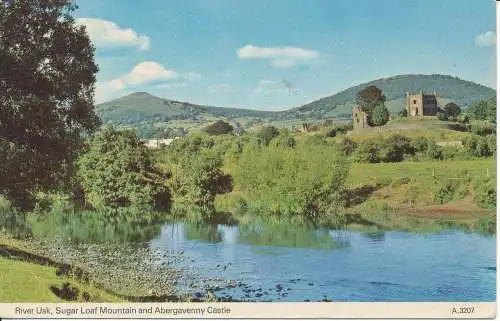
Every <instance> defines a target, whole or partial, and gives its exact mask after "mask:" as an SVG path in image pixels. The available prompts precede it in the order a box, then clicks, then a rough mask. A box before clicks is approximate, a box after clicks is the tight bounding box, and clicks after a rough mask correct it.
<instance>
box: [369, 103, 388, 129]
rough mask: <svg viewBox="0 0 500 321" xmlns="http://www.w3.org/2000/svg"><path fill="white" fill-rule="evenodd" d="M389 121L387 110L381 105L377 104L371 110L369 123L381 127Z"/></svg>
mask: <svg viewBox="0 0 500 321" xmlns="http://www.w3.org/2000/svg"><path fill="white" fill-rule="evenodd" d="M388 121H389V110H387V108H386V107H385V105H384V104H383V103H379V104H377V105H376V106H375V108H374V109H373V114H372V117H371V122H372V124H373V125H375V126H383V125H385V124H387V122H388Z"/></svg>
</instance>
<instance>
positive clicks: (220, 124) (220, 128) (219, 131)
mask: <svg viewBox="0 0 500 321" xmlns="http://www.w3.org/2000/svg"><path fill="white" fill-rule="evenodd" d="M203 131H204V132H205V133H207V134H209V135H223V134H229V133H231V132H232V131H233V126H231V125H230V124H229V123H228V122H225V121H223V120H218V121H216V122H215V123H213V124H211V125H208V126H207V127H205V128H203Z"/></svg>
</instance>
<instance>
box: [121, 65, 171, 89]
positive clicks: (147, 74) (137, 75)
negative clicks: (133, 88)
mask: <svg viewBox="0 0 500 321" xmlns="http://www.w3.org/2000/svg"><path fill="white" fill-rule="evenodd" d="M177 77H178V74H177V73H176V72H175V71H172V70H168V69H166V68H165V67H164V66H163V65H161V64H160V63H158V62H156V61H143V62H140V63H138V64H137V65H135V67H134V68H133V69H132V71H131V72H129V73H128V74H127V75H125V76H124V77H123V78H122V79H123V80H124V81H125V82H126V83H127V84H131V85H140V84H147V83H151V82H155V81H160V80H169V79H174V78H177Z"/></svg>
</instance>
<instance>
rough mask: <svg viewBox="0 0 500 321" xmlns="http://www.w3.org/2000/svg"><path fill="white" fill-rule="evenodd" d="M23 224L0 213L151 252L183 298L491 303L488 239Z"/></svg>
mask: <svg viewBox="0 0 500 321" xmlns="http://www.w3.org/2000/svg"><path fill="white" fill-rule="evenodd" d="M0 218H1V217H0ZM21 223H23V224H20V223H19V220H18V217H17V218H16V220H14V219H12V218H9V217H4V218H3V219H0V230H2V229H3V230H7V231H9V233H14V234H16V235H25V234H26V233H28V232H29V233H28V234H33V235H36V236H37V237H42V238H45V239H46V238H49V239H50V238H52V237H54V236H58V235H59V236H67V237H70V239H71V240H77V241H78V242H84V243H86V244H98V243H99V244H108V243H109V242H111V243H113V244H120V246H125V247H133V246H137V245H139V246H140V247H144V246H146V247H149V248H150V249H151V251H150V252H151V253H152V255H154V256H156V257H155V258H153V259H152V260H153V261H154V262H156V263H155V264H160V265H161V266H165V267H173V268H175V269H176V270H180V272H181V275H182V277H181V279H180V280H178V281H177V285H176V286H177V287H178V290H179V291H180V292H181V293H186V292H191V293H193V294H195V293H196V292H199V293H200V294H205V293H206V290H207V289H211V290H212V291H213V292H214V294H215V295H216V296H217V297H218V298H220V299H228V300H244V301H278V302H280V301H281V302H283V301H288V302H299V301H321V300H332V301H354V302H363V301H364V302H374V301H388V302H396V301H401V302H410V301H413V302H416V301H419V302H424V301H429V302H432V301H434V302H437V301H464V302H465V301H469V302H473V301H476V302H478V301H495V300H496V236H495V235H488V236H486V235H481V234H477V233H468V232H464V231H458V230H447V231H441V232H433V233H413V232H400V231H372V232H358V231H352V230H342V231H340V230H326V229H323V230H318V229H311V228H308V227H300V226H293V225H286V224H282V225H265V224H261V225H253V226H249V225H237V226H234V225H233V226H229V225H196V224H188V223H157V224H146V225H140V224H118V225H116V224H112V223H111V222H108V221H105V220H102V219H101V218H100V217H99V216H97V215H96V216H94V217H93V219H91V218H90V217H89V216H88V215H87V216H85V215H82V216H81V217H80V216H74V215H73V216H71V215H70V217H69V218H68V219H61V218H60V217H59V216H56V218H55V219H44V220H40V221H32V223H33V224H28V223H27V222H24V221H23V222H21ZM137 259H139V260H140V258H137ZM144 260H146V258H144ZM158 277H159V276H158Z"/></svg>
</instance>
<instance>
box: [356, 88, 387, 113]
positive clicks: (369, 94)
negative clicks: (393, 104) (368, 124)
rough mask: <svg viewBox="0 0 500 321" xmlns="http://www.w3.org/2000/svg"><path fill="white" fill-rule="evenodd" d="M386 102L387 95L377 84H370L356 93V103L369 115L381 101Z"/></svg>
mask: <svg viewBox="0 0 500 321" xmlns="http://www.w3.org/2000/svg"><path fill="white" fill-rule="evenodd" d="M384 102H385V96H384V95H383V94H382V91H381V90H380V89H378V88H377V87H376V86H368V87H366V88H364V89H362V90H360V91H359V92H358V93H357V94H356V105H357V106H358V107H359V108H360V109H361V110H362V111H364V112H365V113H368V115H371V114H372V111H373V109H374V108H375V107H376V106H377V105H379V104H380V103H384Z"/></svg>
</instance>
